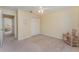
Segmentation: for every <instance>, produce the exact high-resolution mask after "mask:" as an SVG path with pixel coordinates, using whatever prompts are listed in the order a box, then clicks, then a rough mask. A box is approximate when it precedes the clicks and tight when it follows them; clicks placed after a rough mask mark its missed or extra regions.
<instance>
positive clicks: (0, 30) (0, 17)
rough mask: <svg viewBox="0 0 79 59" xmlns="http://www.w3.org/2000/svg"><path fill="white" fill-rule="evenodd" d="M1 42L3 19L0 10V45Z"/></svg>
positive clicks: (0, 44)
mask: <svg viewBox="0 0 79 59" xmlns="http://www.w3.org/2000/svg"><path fill="white" fill-rule="evenodd" d="M2 42H3V20H2V11H1V10H0V46H2Z"/></svg>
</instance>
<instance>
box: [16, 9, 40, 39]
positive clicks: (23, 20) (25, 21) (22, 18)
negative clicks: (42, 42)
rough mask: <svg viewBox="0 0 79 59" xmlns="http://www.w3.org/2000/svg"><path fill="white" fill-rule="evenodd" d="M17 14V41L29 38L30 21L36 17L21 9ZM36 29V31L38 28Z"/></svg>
mask: <svg viewBox="0 0 79 59" xmlns="http://www.w3.org/2000/svg"><path fill="white" fill-rule="evenodd" d="M17 13H18V40H23V39H26V38H29V37H31V36H32V19H33V17H37V16H36V15H34V14H32V13H30V12H27V11H25V10H21V9H19V10H18V12H17ZM37 20H38V19H37ZM36 29H37V30H38V28H36ZM38 34H39V33H38Z"/></svg>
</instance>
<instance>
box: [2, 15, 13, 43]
mask: <svg viewBox="0 0 79 59" xmlns="http://www.w3.org/2000/svg"><path fill="white" fill-rule="evenodd" d="M14 21H15V16H13V15H7V14H3V28H4V42H6V41H9V40H12V39H14V38H15V27H14V26H15V23H14Z"/></svg>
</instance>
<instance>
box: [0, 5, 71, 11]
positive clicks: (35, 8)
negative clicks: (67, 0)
mask: <svg viewBox="0 0 79 59" xmlns="http://www.w3.org/2000/svg"><path fill="white" fill-rule="evenodd" d="M0 8H4V9H11V10H15V11H16V10H18V9H23V10H26V11H32V12H35V13H37V12H38V10H39V8H40V6H0ZM42 8H43V9H44V12H49V11H60V10H66V9H69V8H72V7H71V6H42Z"/></svg>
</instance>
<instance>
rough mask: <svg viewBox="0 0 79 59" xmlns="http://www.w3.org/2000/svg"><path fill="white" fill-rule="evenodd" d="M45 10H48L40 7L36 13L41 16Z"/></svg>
mask: <svg viewBox="0 0 79 59" xmlns="http://www.w3.org/2000/svg"><path fill="white" fill-rule="evenodd" d="M46 9H48V8H44V7H42V6H40V7H39V10H38V13H40V14H43V13H44V10H46Z"/></svg>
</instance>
